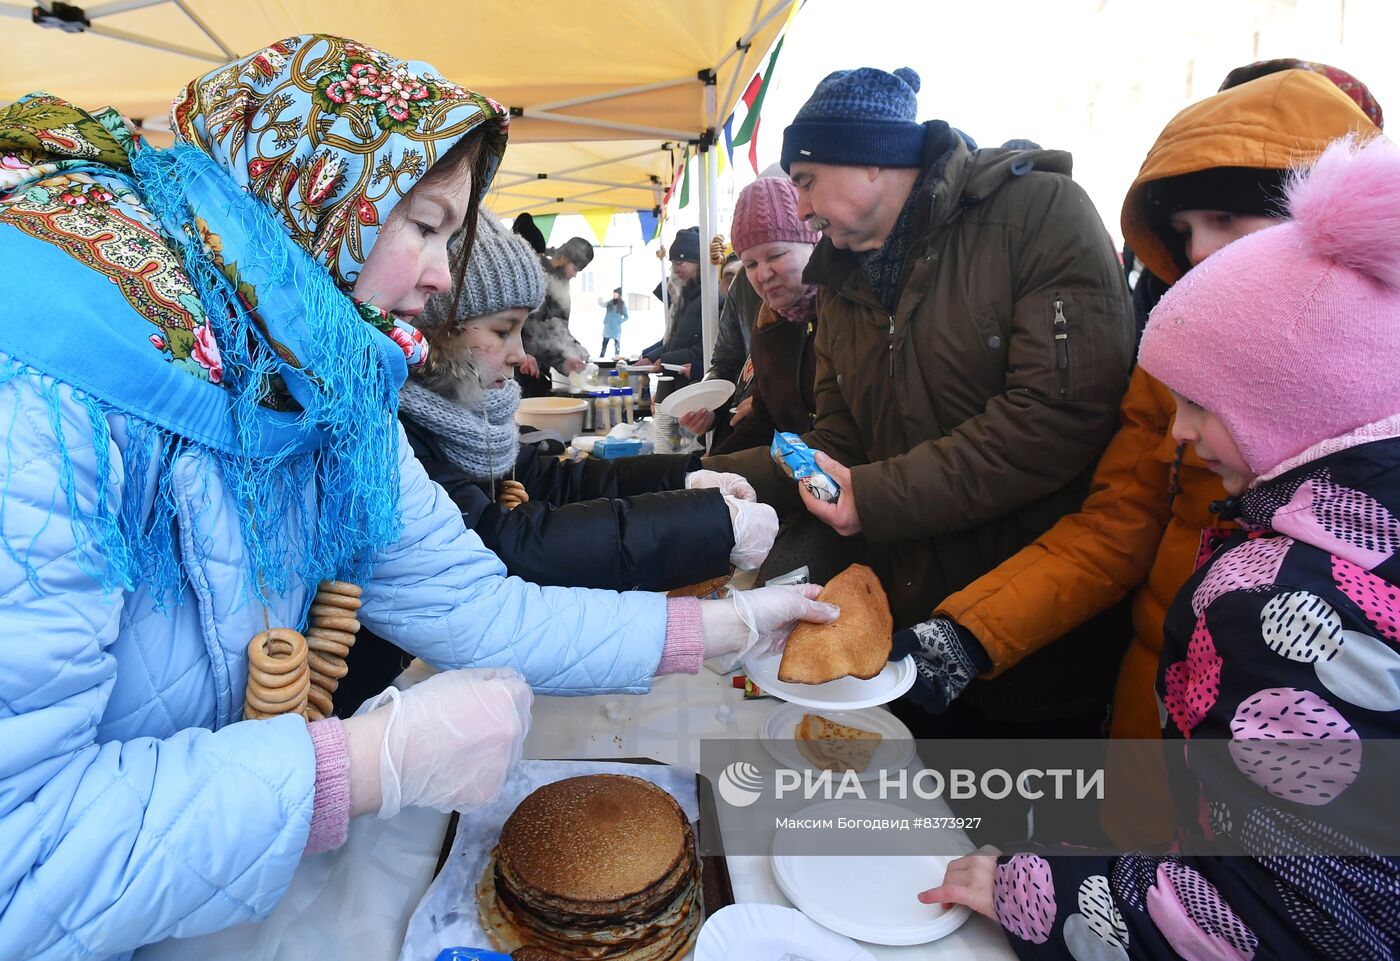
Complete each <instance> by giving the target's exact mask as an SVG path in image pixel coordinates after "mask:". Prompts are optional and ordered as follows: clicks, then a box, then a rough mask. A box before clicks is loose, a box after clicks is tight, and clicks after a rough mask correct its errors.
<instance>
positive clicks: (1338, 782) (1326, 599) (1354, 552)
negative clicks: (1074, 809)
mask: <svg viewBox="0 0 1400 961" xmlns="http://www.w3.org/2000/svg"><path fill="white" fill-rule="evenodd" d="M1379 426H1380V427H1382V428H1383V429H1372V430H1365V429H1363V431H1361V432H1358V435H1357V436H1354V437H1352V438H1349V439H1343V440H1341V441H1333V442H1327V443H1326V444H1324V445H1319V447H1320V448H1322V449H1323V450H1325V451H1327V452H1328V453H1323V454H1322V456H1317V455H1318V454H1319V453H1320V452H1319V451H1314V452H1312V454H1313V457H1314V458H1315V459H1311V460H1309V459H1307V458H1306V457H1304V458H1299V459H1298V461H1297V462H1295V463H1296V466H1294V467H1292V469H1290V470H1287V471H1285V472H1283V473H1281V474H1279V475H1278V476H1276V477H1274V478H1273V479H1270V480H1267V481H1265V482H1263V483H1260V484H1259V485H1258V486H1256V487H1255V488H1253V489H1252V490H1250V491H1248V492H1246V493H1245V494H1244V495H1243V496H1242V497H1240V498H1237V499H1234V500H1232V501H1230V502H1229V504H1228V505H1227V510H1226V514H1227V516H1232V517H1234V518H1235V519H1237V520H1238V521H1239V522H1240V523H1241V524H1242V525H1243V527H1244V528H1245V529H1244V530H1238V531H1231V532H1224V531H1221V532H1207V535H1206V543H1205V544H1204V545H1203V546H1204V550H1206V551H1211V550H1213V553H1212V554H1211V555H1210V556H1209V559H1208V560H1206V561H1205V563H1204V564H1203V566H1202V567H1201V568H1200V569H1199V570H1198V571H1197V572H1196V574H1195V576H1194V577H1193V578H1191V580H1189V581H1188V582H1187V584H1186V586H1185V587H1184V588H1183V589H1182V591H1181V593H1180V594H1178V595H1177V598H1176V600H1175V602H1174V603H1173V605H1172V608H1171V610H1170V612H1169V614H1168V617H1167V623H1166V637H1165V644H1164V647H1163V651H1162V667H1161V669H1160V671H1159V673H1158V680H1157V690H1158V692H1159V695H1160V698H1161V701H1160V703H1161V708H1160V711H1161V714H1162V717H1163V731H1162V734H1163V737H1164V738H1165V739H1167V740H1168V741H1169V742H1174V743H1168V744H1167V745H1166V756H1167V759H1168V764H1169V766H1170V767H1171V769H1172V771H1171V781H1172V794H1173V799H1174V801H1175V804H1176V810H1177V814H1178V828H1179V836H1178V846H1177V850H1179V851H1192V852H1198V853H1196V854H1175V855H1168V856H1163V857H1149V856H1143V855H1126V856H1120V857H1117V858H1080V857H1040V856H1037V855H1030V854H1018V855H1015V856H1013V857H1011V858H1009V859H1007V860H1005V861H1003V863H1002V864H1001V865H1000V866H999V867H998V869H997V886H996V907H997V914H998V916H999V918H1000V920H1001V923H1002V924H1003V926H1004V927H1006V929H1007V930H1008V931H1009V932H1010V933H1011V935H1012V939H1011V940H1012V944H1013V946H1014V947H1015V948H1016V950H1017V952H1018V953H1019V954H1020V955H1021V956H1022V957H1026V958H1075V959H1084V958H1127V957H1133V958H1152V959H1159V958H1160V959H1177V958H1186V959H1192V961H1195V959H1203V958H1220V959H1226V958H1229V959H1255V958H1258V959H1263V958H1279V959H1290V961H1291V959H1300V958H1345V959H1348V961H1360V959H1371V958H1375V959H1388V958H1392V957H1394V954H1395V951H1396V947H1397V944H1400V897H1398V896H1397V895H1400V858H1395V857H1383V856H1380V855H1378V854H1376V853H1374V852H1376V851H1379V852H1380V853H1381V854H1386V853H1391V852H1394V851H1395V850H1397V849H1396V848H1395V847H1394V846H1393V845H1392V846H1390V847H1388V848H1387V847H1383V846H1381V844H1379V843H1377V841H1378V840H1383V839H1385V838H1387V837H1389V838H1393V837H1394V836H1395V833H1396V832H1395V830H1394V827H1393V817H1390V816H1388V814H1389V812H1393V809H1394V785H1395V783H1396V781H1395V765H1394V763H1393V762H1392V761H1391V758H1390V756H1388V755H1389V752H1388V750H1387V748H1388V745H1387V744H1385V743H1383V742H1385V741H1387V740H1389V739H1393V738H1395V737H1397V735H1400V650H1397V648H1400V556H1397V553H1398V552H1400V519H1398V518H1400V436H1392V437H1391V438H1390V439H1382V440H1375V439H1374V438H1375V437H1377V436H1382V437H1384V436H1386V435H1400V418H1394V419H1392V421H1391V422H1390V423H1388V424H1385V425H1379ZM1348 445H1355V446H1348ZM1206 739H1211V741H1212V743H1209V744H1203V743H1202V742H1203V741H1206ZM1368 741H1369V742H1371V743H1369V744H1368V743H1367V742H1368ZM1221 742H1225V743H1223V744H1222V743H1221ZM1218 748H1223V750H1220V749H1218ZM1188 749H1189V750H1188ZM1212 761H1214V762H1216V763H1214V764H1212V763H1211V762H1212ZM1203 846H1204V847H1205V848H1206V849H1207V850H1215V851H1219V852H1221V853H1229V852H1234V856H1223V857H1221V856H1201V855H1200V854H1199V852H1200V851H1201V850H1202V848H1203ZM1299 851H1312V852H1317V851H1325V852H1327V853H1326V854H1313V855H1311V856H1306V857H1304V856H1283V855H1282V852H1291V853H1292V854H1294V855H1296V854H1297V853H1298V852H1299ZM1241 852H1249V853H1252V854H1253V855H1254V856H1253V857H1250V856H1246V855H1245V854H1244V853H1241Z"/></svg>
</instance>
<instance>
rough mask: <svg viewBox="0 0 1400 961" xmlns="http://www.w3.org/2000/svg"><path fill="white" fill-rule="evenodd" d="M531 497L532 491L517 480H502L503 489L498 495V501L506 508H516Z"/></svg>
mask: <svg viewBox="0 0 1400 961" xmlns="http://www.w3.org/2000/svg"><path fill="white" fill-rule="evenodd" d="M529 499H530V492H529V491H527V490H526V489H525V485H524V484H522V483H520V481H517V480H504V481H501V491H500V493H499V494H497V495H496V503H497V504H500V505H501V506H502V507H503V508H505V509H506V510H508V511H509V510H514V509H515V508H517V507H519V506H520V505H521V504H524V503H525V502H526V501H528V500H529Z"/></svg>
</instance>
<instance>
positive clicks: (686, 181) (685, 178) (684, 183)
mask: <svg viewBox="0 0 1400 961" xmlns="http://www.w3.org/2000/svg"><path fill="white" fill-rule="evenodd" d="M684 163H685V171H684V172H683V173H682V174H681V207H682V208H684V207H685V205H686V204H688V203H690V148H689V147H686V148H685V161H684Z"/></svg>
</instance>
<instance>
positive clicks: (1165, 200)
mask: <svg viewBox="0 0 1400 961" xmlns="http://www.w3.org/2000/svg"><path fill="white" fill-rule="evenodd" d="M1352 132H1355V133H1358V134H1362V135H1374V134H1375V133H1376V129H1375V127H1374V126H1372V124H1371V122H1370V120H1369V119H1367V117H1366V115H1365V114H1364V113H1363V112H1362V111H1361V109H1360V108H1359V107H1358V106H1357V105H1356V103H1355V102H1353V101H1352V100H1351V99H1349V98H1348V97H1347V96H1346V95H1345V94H1343V93H1342V92H1341V91H1340V90H1338V89H1337V87H1336V86H1335V85H1333V84H1332V83H1331V82H1330V81H1328V80H1326V79H1325V78H1324V77H1323V76H1321V75H1320V74H1317V73H1312V72H1307V71H1302V70H1292V71H1288V72H1284V73H1275V74H1273V75H1271V76H1267V77H1263V78H1261V79H1259V80H1256V81H1254V82H1252V83H1247V84H1244V85H1243V86H1240V87H1236V88H1233V89H1229V90H1226V91H1224V92H1221V93H1218V94H1215V95H1214V96H1211V97H1208V98H1206V99H1205V100H1202V101H1201V102H1199V103H1196V104H1193V105H1192V106H1190V107H1187V108H1186V109H1185V110H1183V111H1182V112H1181V113H1179V114H1178V115H1177V116H1176V117H1175V118H1173V119H1172V121H1171V122H1170V123H1168V124H1167V126H1166V128H1165V129H1164V130H1163V131H1162V133H1161V135H1160V136H1159V137H1158V138H1157V142H1156V143H1155V144H1154V145H1153V147H1152V149H1151V150H1150V151H1149V152H1148V155H1147V158H1146V159H1145V160H1144V161H1143V165H1142V170H1141V172H1140V173H1139V174H1138V177H1137V179H1136V180H1135V181H1134V183H1133V185H1132V188H1131V189H1130V190H1129V191H1128V195H1127V197H1126V198H1125V199H1124V201H1123V211H1122V227H1123V236H1124V237H1125V238H1126V239H1127V242H1128V244H1129V245H1131V247H1132V248H1133V250H1134V251H1136V253H1137V256H1138V257H1140V258H1141V259H1142V260H1143V261H1144V262H1145V263H1146V265H1147V270H1149V271H1151V272H1152V273H1153V274H1154V275H1156V276H1159V277H1163V278H1166V279H1167V280H1168V281H1169V282H1176V281H1177V280H1179V279H1180V278H1181V277H1182V276H1183V275H1186V276H1189V274H1187V271H1188V270H1189V269H1191V268H1192V267H1193V266H1194V265H1196V264H1199V263H1200V262H1201V261H1203V260H1205V258H1206V257H1208V256H1209V255H1210V254H1212V253H1214V252H1215V251H1217V250H1219V249H1220V248H1222V247H1224V246H1225V245H1226V244H1229V243H1230V242H1232V241H1234V240H1236V239H1238V238H1240V237H1243V236H1246V235H1248V234H1249V233H1251V232H1253V231H1256V230H1261V229H1263V228H1265V227H1269V226H1271V225H1273V224H1275V223H1277V222H1278V218H1279V216H1280V215H1281V213H1282V207H1281V198H1282V183H1283V182H1284V180H1285V179H1286V177H1287V175H1288V169H1289V167H1290V165H1291V164H1293V163H1295V162H1297V161H1298V160H1299V159H1300V158H1307V157H1312V156H1316V155H1317V154H1318V153H1320V152H1321V151H1322V149H1323V148H1324V147H1325V146H1326V145H1327V143H1328V142H1330V141H1331V140H1332V139H1334V138H1336V137H1340V136H1344V135H1346V134H1348V133H1352ZM1171 421H1172V403H1171V398H1170V396H1169V395H1168V393H1167V391H1166V389H1165V388H1164V387H1162V385H1161V384H1159V383H1157V382H1156V381H1155V380H1153V379H1152V377H1151V375H1150V374H1149V373H1148V372H1147V371H1145V370H1143V369H1142V368H1140V367H1139V368H1138V369H1137V370H1135V371H1134V372H1133V375H1132V379H1131V381H1130V383H1129V386H1128V392H1127V394H1126V396H1125V397H1124V398H1123V404H1122V408H1121V412H1120V426H1119V428H1118V431H1117V433H1116V434H1115V435H1114V437H1113V440H1112V441H1111V442H1110V444H1109V446H1108V450H1107V451H1105V452H1104V455H1103V458H1102V459H1101V460H1100V461H1099V465H1098V468H1097V470H1096V471H1095V474H1094V484H1093V493H1092V494H1091V495H1090V496H1089V498H1088V499H1087V500H1085V502H1084V504H1083V506H1082V507H1081V508H1080V509H1079V511H1078V512H1076V513H1074V514H1071V515H1069V516H1068V517H1065V518H1064V519H1062V520H1061V521H1060V522H1059V523H1058V524H1056V525H1055V526H1054V527H1053V528H1052V529H1051V530H1050V531H1048V532H1047V533H1046V534H1044V535H1043V536H1042V537H1040V538H1039V539H1037V540H1036V541H1035V542H1034V543H1033V544H1031V545H1029V546H1027V547H1026V548H1025V549H1024V550H1022V551H1020V552H1019V553H1018V554H1016V555H1015V556H1013V557H1011V558H1010V559H1009V560H1007V561H1006V562H1005V563H1003V564H1001V565H1000V566H999V567H997V568H996V569H994V570H992V571H990V572H988V573H987V574H986V575H984V576H983V577H981V578H978V579H977V580H976V581H974V582H973V583H971V584H969V585H968V586H967V587H965V588H964V589H962V590H960V591H957V592H955V593H953V594H951V595H949V596H948V597H946V598H944V599H943V600H942V601H941V602H940V603H939V604H938V605H937V607H936V609H935V612H934V613H935V617H934V618H933V619H931V620H928V621H925V622H923V623H921V624H919V625H917V626H916V627H915V628H914V629H913V630H912V631H909V632H906V633H903V634H901V635H900V636H899V637H897V639H896V642H895V649H896V650H898V651H901V652H913V653H915V654H916V655H917V656H916V663H917V664H918V667H919V675H920V677H919V681H918V683H917V684H916V686H915V690H914V691H913V692H911V695H910V696H911V697H913V698H915V699H917V700H918V701H919V702H920V703H921V704H922V705H923V707H924V708H925V709H926V710H928V711H930V712H943V711H945V710H947V709H948V707H949V705H950V704H951V705H954V708H955V710H956V700H957V698H958V697H959V696H960V695H961V693H962V692H963V690H964V689H965V688H966V686H967V685H968V684H969V683H970V681H971V678H973V677H976V676H979V675H982V676H996V675H998V674H1000V673H1001V672H1003V671H1005V670H1007V669H1009V668H1011V667H1012V666H1014V665H1016V664H1019V663H1021V662H1023V661H1024V660H1025V659H1026V658H1027V657H1028V656H1031V655H1032V654H1033V653H1034V652H1036V651H1040V650H1042V649H1046V648H1047V646H1051V645H1053V644H1055V642H1056V641H1057V640H1058V639H1059V638H1060V637H1062V636H1064V635H1065V634H1066V633H1067V632H1069V631H1071V630H1073V629H1075V628H1076V627H1077V626H1078V625H1080V624H1083V623H1084V622H1085V621H1087V620H1088V619H1089V618H1091V617H1093V616H1094V615H1096V614H1097V613H1098V612H1099V611H1102V610H1104V609H1105V608H1107V607H1110V606H1111V605H1115V604H1117V603H1118V602H1119V601H1121V600H1122V599H1123V598H1125V597H1128V596H1131V599H1132V600H1131V603H1132V626H1131V634H1132V640H1131V643H1130V645H1129V647H1128V650H1127V651H1126V652H1125V653H1124V654H1123V655H1122V662H1121V666H1120V667H1119V669H1118V672H1117V682H1116V687H1115V691H1114V698H1113V714H1112V717H1111V725H1110V733H1111V734H1112V736H1113V737H1115V738H1155V737H1157V732H1158V730H1159V727H1160V725H1159V719H1158V709H1157V701H1156V699H1155V697H1154V695H1153V680H1154V678H1155V677H1156V674H1157V662H1158V652H1159V651H1160V650H1161V646H1162V624H1163V620H1164V618H1165V616H1166V611H1167V605H1168V604H1169V603H1170V602H1171V599H1172V597H1173V596H1175V594H1176V592H1177V590H1179V589H1180V587H1181V585H1182V584H1183V583H1185V581H1186V579H1187V578H1188V577H1189V576H1190V574H1191V570H1192V564H1193V562H1194V560H1195V558H1196V553H1197V550H1198V549H1199V545H1200V538H1201V530H1202V529H1203V528H1209V527H1216V526H1219V524H1220V523H1221V522H1220V518H1219V516H1218V514H1217V513H1216V511H1215V509H1214V507H1213V505H1214V504H1215V503H1216V502H1217V501H1220V500H1221V499H1222V498H1223V497H1224V492H1223V490H1222V488H1221V486H1220V481H1219V479H1218V478H1217V477H1216V476H1215V474H1214V473H1212V472H1211V471H1210V470H1209V469H1208V467H1207V465H1206V464H1204V463H1203V462H1202V461H1201V460H1200V459H1199V458H1198V457H1197V456H1196V455H1195V453H1194V452H1193V451H1191V450H1189V449H1187V448H1184V447H1183V446H1182V445H1181V444H1180V443H1179V442H1178V441H1176V440H1175V439H1173V438H1172V436H1171ZM1050 649H1051V650H1053V647H1051V648H1050ZM1109 751H1110V756H1111V757H1113V756H1121V757H1122V758H1123V763H1124V764H1125V765H1127V767H1124V768H1121V769H1119V771H1120V773H1119V774H1118V775H1117V776H1118V777H1122V778H1126V779H1127V780H1130V781H1132V782H1135V783H1137V784H1140V785H1142V787H1143V789H1142V791H1141V792H1140V796H1139V797H1138V798H1137V799H1136V801H1135V803H1133V804H1129V805H1123V806H1117V805H1110V806H1109V807H1106V808H1105V810H1104V827H1105V828H1106V829H1107V830H1108V831H1109V834H1110V836H1113V837H1115V838H1116V839H1118V840H1119V841H1120V842H1121V843H1124V844H1128V843H1134V842H1136V841H1141V842H1143V843H1150V842H1153V841H1157V840H1161V839H1162V832H1164V831H1169V830H1170V824H1169V817H1168V812H1167V811H1166V807H1165V801H1164V795H1165V789H1164V788H1163V786H1162V785H1163V774H1162V772H1161V771H1160V766H1156V767H1148V768H1142V767H1140V765H1139V764H1138V763H1137V762H1138V761H1140V760H1142V759H1144V758H1145V757H1146V755H1144V754H1142V753H1140V752H1136V751H1134V750H1133V748H1132V747H1131V746H1128V747H1127V748H1125V749H1124V750H1123V751H1121V752H1118V751H1117V750H1116V749H1115V748H1114V747H1113V746H1112V745H1110V746H1109ZM1144 831H1146V832H1147V835H1148V836H1146V837H1144V836H1143V833H1142V832H1144Z"/></svg>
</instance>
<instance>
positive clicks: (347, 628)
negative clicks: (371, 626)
mask: <svg viewBox="0 0 1400 961" xmlns="http://www.w3.org/2000/svg"><path fill="white" fill-rule="evenodd" d="M311 623H312V624H314V625H315V626H316V627H319V628H322V629H323V630H328V631H343V632H344V633H346V634H354V633H356V632H357V631H359V629H360V622H359V621H357V620H355V619H354V618H353V617H349V616H341V617H318V618H316V619H315V620H314V621H312V622H311Z"/></svg>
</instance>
